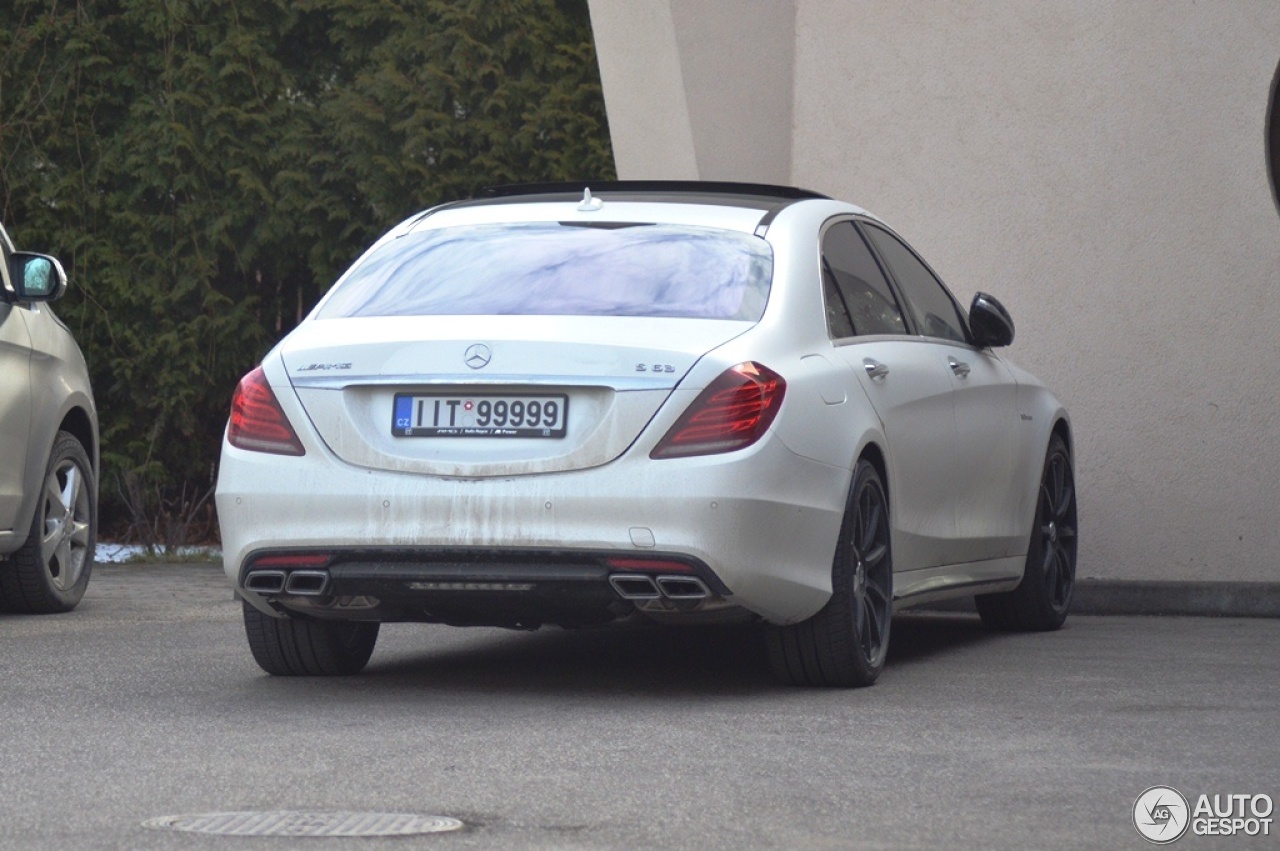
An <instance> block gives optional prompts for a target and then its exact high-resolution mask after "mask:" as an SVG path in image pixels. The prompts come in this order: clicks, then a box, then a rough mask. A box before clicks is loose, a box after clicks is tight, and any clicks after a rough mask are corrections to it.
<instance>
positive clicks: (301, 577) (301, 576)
mask: <svg viewBox="0 0 1280 851" xmlns="http://www.w3.org/2000/svg"><path fill="white" fill-rule="evenodd" d="M328 586H329V574H328V572H327V571H323V570H295V571H293V572H291V573H290V574H289V578H288V579H286V580H285V583H284V592H285V593H286V594H296V595H298V596H299V597H319V596H320V595H321V594H323V593H324V591H325V588H327V587H328Z"/></svg>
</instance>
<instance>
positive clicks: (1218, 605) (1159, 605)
mask: <svg viewBox="0 0 1280 851" xmlns="http://www.w3.org/2000/svg"><path fill="white" fill-rule="evenodd" d="M921 608H923V609H932V610H933V611H946V612H972V611H975V609H974V606H973V601H972V600H952V601H948V602H943V603H936V604H931V605H925V606H922V607H921ZM1071 613H1072V614H1073V615H1189V616H1193V617H1194V616H1198V617H1227V618H1277V617H1280V583H1277V582H1152V581H1134V580H1124V579H1081V580H1079V581H1077V582H1076V587H1075V591H1074V593H1073V596H1072V600H1071Z"/></svg>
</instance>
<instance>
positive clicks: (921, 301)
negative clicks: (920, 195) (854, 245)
mask: <svg viewBox="0 0 1280 851" xmlns="http://www.w3.org/2000/svg"><path fill="white" fill-rule="evenodd" d="M866 228H867V234H868V236H870V237H871V241H872V242H873V243H875V246H876V248H877V249H878V250H879V251H880V256H882V257H883V258H884V260H885V262H886V263H888V264H889V271H890V272H891V273H893V278H894V280H895V281H897V282H898V289H899V290H901V291H902V296H903V298H905V299H906V301H907V307H908V309H909V310H910V311H911V315H912V317H913V318H914V319H915V321H916V328H917V329H918V330H919V332H920V333H921V334H923V335H924V336H926V337H940V338H942V339H944V340H954V341H956V342H957V343H964V342H966V335H965V332H964V328H965V324H964V319H963V318H962V317H961V314H960V308H959V307H957V306H956V303H955V299H953V298H952V297H951V294H950V293H949V292H947V288H946V287H944V286H943V285H942V281H939V280H938V279H937V278H936V277H934V274H933V273H932V272H930V271H929V267H928V266H925V265H924V263H922V262H921V261H920V258H918V257H916V255H915V252H913V251H912V250H911V249H910V248H907V246H906V245H905V244H903V243H902V241H901V240H899V239H898V238H897V237H895V236H894V235H893V234H891V233H889V232H888V231H885V230H882V229H880V228H878V227H873V226H870V225H868V226H866Z"/></svg>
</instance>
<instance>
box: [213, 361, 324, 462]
mask: <svg viewBox="0 0 1280 851" xmlns="http://www.w3.org/2000/svg"><path fill="white" fill-rule="evenodd" d="M227 441H228V442H229V443H230V444H231V445H232V446H235V447H238V448H240V449H248V450H251V451H253V452H271V453H274V454H276V455H305V454H307V452H306V450H305V449H303V448H302V441H300V440H298V435H297V434H296V433H295V432H294V430H293V426H291V425H289V418H288V417H286V416H285V414H284V409H282V408H281V407H280V403H279V402H278V401H277V400H276V394H275V393H273V392H272V391H271V385H270V384H268V383H267V377H266V375H264V374H263V372H262V367H257V368H256V369H254V370H253V372H251V373H249V374H248V375H246V376H245V377H244V378H242V379H240V383H239V384H238V385H236V393H235V395H234V396H232V397H231V422H230V424H229V425H228V426H227Z"/></svg>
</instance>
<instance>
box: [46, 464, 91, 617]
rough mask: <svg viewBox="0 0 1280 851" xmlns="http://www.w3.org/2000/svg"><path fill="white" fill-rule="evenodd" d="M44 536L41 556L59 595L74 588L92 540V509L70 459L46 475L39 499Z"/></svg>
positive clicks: (79, 476) (77, 471)
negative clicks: (60, 592)
mask: <svg viewBox="0 0 1280 851" xmlns="http://www.w3.org/2000/svg"><path fill="white" fill-rule="evenodd" d="M41 511H42V514H43V517H44V533H43V535H42V537H41V540H40V555H41V560H42V561H43V563H44V568H45V570H47V571H48V572H49V578H50V579H51V580H53V585H54V587H55V588H57V589H58V590H59V591H64V592H65V591H69V590H71V589H72V588H74V587H75V585H76V583H77V582H78V581H79V580H80V575H81V574H82V573H83V572H84V564H85V555H86V554H87V552H88V547H89V540H90V537H91V517H92V507H91V504H90V501H89V491H88V489H87V488H86V487H85V486H84V473H83V471H82V470H81V469H80V467H79V465H78V464H76V462H75V461H74V460H72V459H70V458H64V459H62V461H61V462H59V463H58V464H57V465H56V466H55V467H54V469H52V470H50V471H49V476H48V478H46V479H45V482H44V492H43V494H42V496H41Z"/></svg>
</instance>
